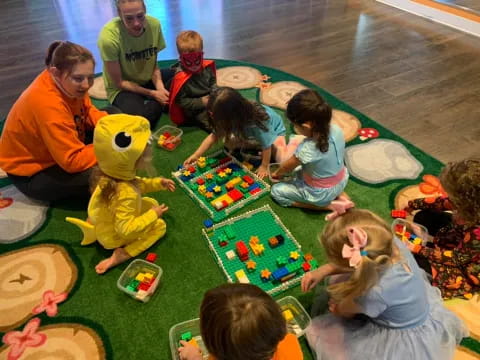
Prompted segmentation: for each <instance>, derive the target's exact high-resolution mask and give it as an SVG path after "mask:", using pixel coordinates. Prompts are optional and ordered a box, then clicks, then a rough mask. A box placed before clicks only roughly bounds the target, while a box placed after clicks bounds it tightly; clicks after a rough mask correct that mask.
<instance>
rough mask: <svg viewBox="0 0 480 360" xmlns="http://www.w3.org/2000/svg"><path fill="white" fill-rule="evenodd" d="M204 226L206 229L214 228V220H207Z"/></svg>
mask: <svg viewBox="0 0 480 360" xmlns="http://www.w3.org/2000/svg"><path fill="white" fill-rule="evenodd" d="M203 225H204V226H205V227H206V228H211V227H212V226H213V221H212V219H207V220H205V221H204V222H203Z"/></svg>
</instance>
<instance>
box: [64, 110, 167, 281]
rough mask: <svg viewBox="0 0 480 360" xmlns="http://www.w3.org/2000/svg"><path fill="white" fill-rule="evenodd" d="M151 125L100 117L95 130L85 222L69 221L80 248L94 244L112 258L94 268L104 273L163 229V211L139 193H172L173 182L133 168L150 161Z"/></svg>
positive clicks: (134, 119)
mask: <svg viewBox="0 0 480 360" xmlns="http://www.w3.org/2000/svg"><path fill="white" fill-rule="evenodd" d="M150 135H151V132H150V123H149V122H148V120H147V119H145V118H143V117H141V116H132V115H125V114H116V115H109V116H105V117H103V118H102V119H100V121H99V122H98V123H97V125H96V127H95V133H94V140H93V146H94V149H95V155H96V157H97V162H98V169H97V170H96V171H95V173H94V175H93V176H92V184H91V185H92V189H94V190H93V194H92V197H91V199H90V203H89V204H88V223H86V222H84V221H81V220H78V219H72V218H68V219H67V221H70V222H72V223H75V224H76V225H78V226H80V228H81V229H82V230H83V232H84V239H83V241H82V245H88V244H91V243H93V242H95V240H96V241H98V242H99V243H100V244H101V245H102V246H103V247H104V248H105V249H114V250H113V253H112V255H111V256H110V257H109V258H107V259H104V260H102V261H100V262H99V263H98V264H97V266H95V270H96V272H97V273H98V274H103V273H104V272H106V271H107V270H108V269H110V268H111V267H113V266H116V265H118V264H120V263H122V262H124V261H126V260H128V259H130V258H131V257H134V256H137V255H138V254H140V253H141V252H143V251H145V250H146V249H148V248H149V247H150V246H152V245H153V244H154V243H155V242H157V241H158V240H159V239H160V238H161V237H162V236H163V235H164V234H165V231H166V224H165V221H164V220H163V219H162V218H161V217H162V215H163V214H164V213H165V212H166V211H167V210H168V207H167V206H165V204H161V205H159V204H158V202H157V201H156V200H155V199H152V198H149V197H142V196H141V194H143V193H148V192H154V191H159V190H169V191H174V190H175V183H174V182H173V181H172V180H170V179H165V178H161V177H156V178H140V177H137V176H136V171H137V169H138V168H140V167H142V166H145V165H148V162H149V160H151V154H152V152H151V146H150Z"/></svg>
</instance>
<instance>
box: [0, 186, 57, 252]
mask: <svg viewBox="0 0 480 360" xmlns="http://www.w3.org/2000/svg"><path fill="white" fill-rule="evenodd" d="M0 194H1V195H0V198H4V199H12V200H13V201H12V203H11V204H10V205H9V206H6V207H3V208H2V207H1V206H0V244H8V243H13V242H16V241H20V240H23V239H25V238H26V237H28V236H30V235H32V234H33V233H35V232H36V231H37V230H38V229H39V228H40V227H41V226H42V225H43V223H44V221H45V217H46V214H47V210H48V205H47V203H44V202H40V201H36V200H32V199H30V198H28V197H26V196H25V195H23V194H22V193H21V192H20V191H19V190H18V189H17V188H16V187H15V186H13V185H8V186H5V187H3V188H0Z"/></svg>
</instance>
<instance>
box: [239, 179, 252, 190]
mask: <svg viewBox="0 0 480 360" xmlns="http://www.w3.org/2000/svg"><path fill="white" fill-rule="evenodd" d="M249 186H250V185H248V183H247V182H245V181H244V182H242V183H241V184H240V187H241V188H243V189H246V190H247V191H248V187H249Z"/></svg>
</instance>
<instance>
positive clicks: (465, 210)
mask: <svg viewBox="0 0 480 360" xmlns="http://www.w3.org/2000/svg"><path fill="white" fill-rule="evenodd" d="M440 182H441V184H442V186H443V188H444V189H445V191H446V192H447V194H448V197H449V199H450V201H451V202H452V203H453V205H454V206H455V208H456V210H457V212H458V215H460V217H461V218H462V219H463V220H465V221H466V222H468V223H470V224H472V225H476V224H480V159H466V160H462V161H456V162H450V163H448V164H447V165H446V166H445V167H444V168H443V170H442V172H441V173H440Z"/></svg>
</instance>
